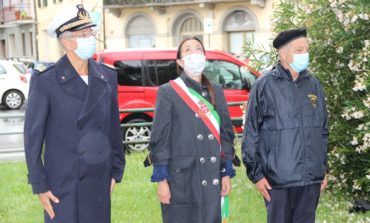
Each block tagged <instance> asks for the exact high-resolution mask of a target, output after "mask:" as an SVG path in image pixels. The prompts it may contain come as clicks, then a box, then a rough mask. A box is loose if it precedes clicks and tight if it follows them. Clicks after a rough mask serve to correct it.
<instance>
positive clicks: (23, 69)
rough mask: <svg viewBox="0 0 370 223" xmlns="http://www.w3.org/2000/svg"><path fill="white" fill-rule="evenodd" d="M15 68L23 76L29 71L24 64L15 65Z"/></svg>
mask: <svg viewBox="0 0 370 223" xmlns="http://www.w3.org/2000/svg"><path fill="white" fill-rule="evenodd" d="M13 66H14V67H15V69H17V70H18V71H19V73H21V74H26V73H27V69H26V67H25V66H24V65H23V64H16V63H15V64H13Z"/></svg>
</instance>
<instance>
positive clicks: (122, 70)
mask: <svg viewBox="0 0 370 223" xmlns="http://www.w3.org/2000/svg"><path fill="white" fill-rule="evenodd" d="M114 66H115V67H116V69H117V75H118V76H117V79H118V84H119V85H125V86H143V77H142V72H141V71H142V69H141V61H140V60H127V61H116V62H114Z"/></svg>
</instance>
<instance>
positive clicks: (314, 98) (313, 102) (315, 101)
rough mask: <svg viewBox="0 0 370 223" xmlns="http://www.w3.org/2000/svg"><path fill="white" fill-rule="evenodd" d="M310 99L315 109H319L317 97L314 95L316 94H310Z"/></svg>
mask: <svg viewBox="0 0 370 223" xmlns="http://www.w3.org/2000/svg"><path fill="white" fill-rule="evenodd" d="M308 97H309V98H310V100H311V104H312V106H313V107H314V108H316V107H317V96H316V95H314V94H309V95H308Z"/></svg>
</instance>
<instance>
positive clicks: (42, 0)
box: [37, 0, 55, 8]
mask: <svg viewBox="0 0 370 223" xmlns="http://www.w3.org/2000/svg"><path fill="white" fill-rule="evenodd" d="M54 2H55V0H54ZM37 5H38V6H39V8H42V7H47V6H48V0H37Z"/></svg>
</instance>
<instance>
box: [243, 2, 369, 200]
mask: <svg viewBox="0 0 370 223" xmlns="http://www.w3.org/2000/svg"><path fill="white" fill-rule="evenodd" d="M369 9H370V3H369V1H368V0H301V1H280V2H279V3H278V5H275V7H274V13H273V18H272V19H273V23H274V32H275V33H278V32H280V31H282V30H286V29H291V28H300V27H306V28H307V29H308V38H309V40H310V66H309V69H310V71H311V72H312V73H313V74H314V75H315V76H317V77H318V78H319V79H320V81H321V84H322V85H323V87H324V89H325V94H326V100H327V108H328V110H329V118H330V119H329V123H330V137H329V149H328V152H329V166H330V174H329V180H330V184H329V186H330V188H331V189H334V188H335V189H336V190H335V191H341V192H342V193H343V192H344V193H345V195H354V196H355V197H362V198H368V195H369V193H370V153H369V148H370V114H369V113H370V94H369V91H370V77H369V74H370V66H369V59H370V58H369V55H370V28H369V27H370V22H369V17H370V13H369ZM245 53H246V56H247V57H249V58H250V59H251V66H252V67H254V68H255V69H259V70H261V69H265V68H267V67H270V66H271V64H273V63H274V62H275V61H276V51H274V50H273V51H270V52H266V50H264V49H259V48H258V47H256V45H255V44H253V42H248V43H246V44H245ZM266 53H269V55H270V58H271V60H270V63H263V62H261V61H258V58H259V57H258V56H261V55H265V54H266ZM256 55H257V56H256ZM337 189H338V190H337Z"/></svg>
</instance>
